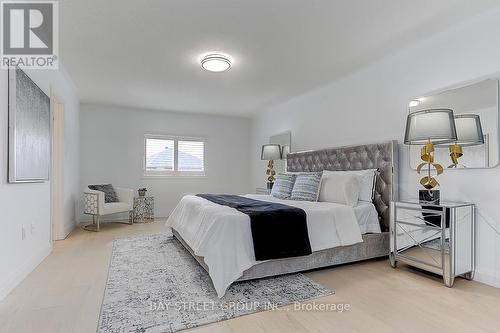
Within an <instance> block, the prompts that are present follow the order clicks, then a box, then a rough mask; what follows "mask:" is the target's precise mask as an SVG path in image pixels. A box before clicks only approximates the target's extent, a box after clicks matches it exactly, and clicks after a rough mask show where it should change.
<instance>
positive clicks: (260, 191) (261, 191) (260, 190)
mask: <svg viewBox="0 0 500 333" xmlns="http://www.w3.org/2000/svg"><path fill="white" fill-rule="evenodd" d="M255 194H271V191H269V190H268V189H267V188H265V187H257V188H256V189H255Z"/></svg>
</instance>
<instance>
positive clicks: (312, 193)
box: [291, 172, 321, 201]
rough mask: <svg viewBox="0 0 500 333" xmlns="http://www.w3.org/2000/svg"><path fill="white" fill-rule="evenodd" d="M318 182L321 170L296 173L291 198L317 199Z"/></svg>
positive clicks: (319, 181) (302, 199)
mask: <svg viewBox="0 0 500 333" xmlns="http://www.w3.org/2000/svg"><path fill="white" fill-rule="evenodd" d="M320 183H321V172H315V173H303V174H298V175H296V178H295V184H293V190H292V196H291V199H292V200H300V201H318V193H319V185H320Z"/></svg>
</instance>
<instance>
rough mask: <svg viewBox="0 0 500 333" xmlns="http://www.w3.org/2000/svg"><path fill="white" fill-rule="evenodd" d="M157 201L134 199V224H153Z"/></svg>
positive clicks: (152, 198) (132, 212)
mask: <svg viewBox="0 0 500 333" xmlns="http://www.w3.org/2000/svg"><path fill="white" fill-rule="evenodd" d="M154 208H155V200H154V197H134V209H133V210H132V211H131V212H130V214H131V216H130V218H131V219H132V222H133V223H148V222H153V221H154V219H155V215H154Z"/></svg>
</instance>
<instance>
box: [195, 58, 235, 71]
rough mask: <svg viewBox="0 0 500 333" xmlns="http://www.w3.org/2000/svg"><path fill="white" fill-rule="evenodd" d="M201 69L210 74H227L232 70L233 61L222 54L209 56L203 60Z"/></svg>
mask: <svg viewBox="0 0 500 333" xmlns="http://www.w3.org/2000/svg"><path fill="white" fill-rule="evenodd" d="M201 67H202V68H203V69H204V70H207V71H209V72H216V73H219V72H225V71H227V70H228V69H229V68H231V61H230V60H229V58H228V57H226V56H224V55H222V54H209V55H207V56H205V57H204V58H203V59H202V60H201Z"/></svg>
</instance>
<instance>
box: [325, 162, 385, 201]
mask: <svg viewBox="0 0 500 333" xmlns="http://www.w3.org/2000/svg"><path fill="white" fill-rule="evenodd" d="M377 172H378V170H377V169H365V170H348V171H328V170H325V171H323V176H325V175H329V174H332V173H337V174H348V175H359V176H361V177H362V179H361V187H360V190H359V200H360V201H367V202H372V201H373V193H374V191H375V182H376V180H377V177H376V176H377Z"/></svg>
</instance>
